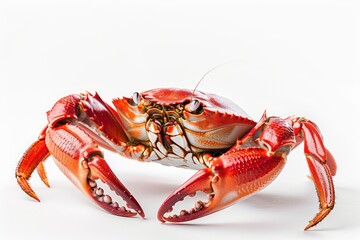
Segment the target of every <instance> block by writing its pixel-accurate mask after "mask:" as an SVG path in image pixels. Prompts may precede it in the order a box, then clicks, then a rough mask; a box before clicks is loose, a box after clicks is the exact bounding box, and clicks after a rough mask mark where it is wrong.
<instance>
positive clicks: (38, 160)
mask: <svg viewBox="0 0 360 240" xmlns="http://www.w3.org/2000/svg"><path fill="white" fill-rule="evenodd" d="M49 154H50V153H49V150H48V149H47V147H46V144H45V139H44V138H41V139H39V140H37V141H36V142H34V143H33V144H32V145H31V146H30V147H29V149H28V150H27V151H26V152H25V154H24V156H23V157H22V158H21V160H20V162H19V164H18V166H17V168H16V172H15V175H16V180H17V182H18V184H19V185H20V187H21V188H22V190H23V191H24V192H25V193H26V194H28V195H29V196H30V197H32V198H34V199H35V200H37V201H39V202H40V199H39V198H38V197H37V196H36V194H35V192H34V191H33V190H32V188H31V187H30V184H29V182H28V180H29V179H30V177H31V174H32V173H33V171H34V170H35V168H37V170H38V173H39V176H40V178H41V179H42V181H43V182H44V183H45V184H46V185H47V186H48V187H49V183H48V180H47V177H46V174H45V170H44V167H43V164H42V161H45V159H46V158H47V157H49Z"/></svg>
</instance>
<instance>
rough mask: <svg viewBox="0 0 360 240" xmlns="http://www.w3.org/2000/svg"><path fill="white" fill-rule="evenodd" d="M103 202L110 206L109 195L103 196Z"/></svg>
mask: <svg viewBox="0 0 360 240" xmlns="http://www.w3.org/2000/svg"><path fill="white" fill-rule="evenodd" d="M104 202H105V203H109V204H110V203H111V202H112V199H111V197H110V196H109V195H105V196H104Z"/></svg>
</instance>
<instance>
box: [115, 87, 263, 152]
mask: <svg viewBox="0 0 360 240" xmlns="http://www.w3.org/2000/svg"><path fill="white" fill-rule="evenodd" d="M140 95H141V101H140V102H139V103H138V104H135V103H134V100H133V99H132V98H125V97H124V98H121V99H115V100H113V103H114V105H115V106H116V108H117V111H118V113H119V115H120V118H121V122H122V123H123V125H124V126H123V127H124V129H125V132H127V135H128V138H129V139H132V140H135V141H140V142H148V141H149V139H148V135H147V133H146V131H147V130H146V123H147V121H148V120H149V118H151V116H150V114H149V112H150V111H151V108H153V107H154V106H157V108H161V109H163V111H162V112H163V114H165V115H166V117H164V119H165V120H164V121H165V123H163V124H164V125H166V121H171V120H168V119H169V116H176V117H175V119H176V120H175V121H177V122H178V123H179V124H180V125H181V126H182V129H183V131H184V133H185V136H186V138H187V141H188V143H189V145H190V146H191V147H192V149H193V151H204V150H218V149H220V150H221V149H229V148H230V147H232V146H233V145H234V143H235V142H236V139H238V138H240V137H242V136H244V135H245V134H246V133H247V132H248V131H249V130H250V129H251V128H253V127H254V126H255V124H256V123H255V122H254V121H252V120H251V119H250V118H249V116H248V115H247V114H246V113H245V112H244V110H242V109H241V108H240V107H239V106H237V105H236V104H235V103H233V102H232V101H230V100H228V99H226V98H224V97H221V96H218V95H215V94H208V93H207V94H205V93H203V92H200V91H195V92H193V91H191V90H186V89H177V88H157V89H153V90H149V91H145V92H142V93H141V94H140ZM195 99H196V100H198V101H199V102H200V109H201V110H200V111H193V112H191V111H189V105H190V104H191V102H192V101H193V100H195ZM150 106H151V107H150ZM171 119H173V120H174V118H171ZM173 120H172V121H173Z"/></svg>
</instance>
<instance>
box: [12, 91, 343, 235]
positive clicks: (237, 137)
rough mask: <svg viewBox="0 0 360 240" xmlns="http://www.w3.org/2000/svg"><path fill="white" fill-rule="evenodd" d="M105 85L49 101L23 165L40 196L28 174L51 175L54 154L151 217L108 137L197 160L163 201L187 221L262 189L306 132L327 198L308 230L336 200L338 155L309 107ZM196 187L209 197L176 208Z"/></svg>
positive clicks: (94, 188)
mask: <svg viewBox="0 0 360 240" xmlns="http://www.w3.org/2000/svg"><path fill="white" fill-rule="evenodd" d="M113 104H114V106H115V109H116V110H115V109H113V108H112V107H111V106H109V105H108V104H107V103H105V102H104V101H103V100H102V99H101V98H100V96H99V95H98V94H94V95H92V94H90V93H84V94H75V95H70V96H67V97H64V98H62V99H60V100H59V101H57V102H56V103H55V105H54V106H53V108H52V109H51V110H50V111H48V113H47V117H48V121H49V124H48V125H47V126H46V127H45V129H44V130H43V131H42V132H41V134H40V137H39V139H38V140H37V141H35V142H34V143H33V144H32V145H31V146H30V147H29V149H28V150H27V151H26V152H25V154H24V155H23V157H22V158H21V160H20V162H19V164H18V166H17V168H16V179H17V181H18V183H19V185H20V187H21V188H22V189H23V190H24V191H25V192H26V193H27V194H28V195H29V196H31V197H32V198H34V199H36V200H38V201H39V199H38V197H37V196H36V194H35V192H34V191H33V190H32V189H31V187H30V185H29V183H28V180H29V178H30V176H31V174H32V172H33V171H34V170H35V169H37V171H38V173H39V175H40V177H41V179H42V180H43V182H44V183H45V184H46V185H49V184H48V181H47V177H46V174H45V171H44V167H43V162H44V161H45V160H46V159H47V158H48V157H49V156H50V155H52V156H53V157H54V159H55V162H56V164H57V165H58V166H59V168H60V170H62V171H63V173H64V174H65V175H66V176H67V177H68V178H69V179H70V180H71V181H72V182H73V183H74V184H75V185H76V186H77V187H78V188H79V189H80V190H81V191H82V192H83V193H85V194H86V195H87V196H88V197H89V198H91V199H92V200H93V201H94V202H95V203H96V204H97V205H99V206H100V207H102V208H103V209H105V210H106V211H108V212H110V213H113V214H116V215H120V216H134V215H137V214H139V215H140V216H142V217H144V212H143V210H142V209H141V207H140V205H139V203H138V202H137V200H136V199H135V198H134V197H133V195H132V194H131V193H130V192H129V191H128V190H127V189H126V187H125V186H124V185H123V184H122V183H121V182H120V180H119V179H118V178H117V177H116V176H115V174H114V173H113V172H112V170H111V169H110V168H109V166H108V165H107V163H106V161H105V160H104V155H103V152H102V150H101V149H100V147H103V148H105V149H108V150H111V151H114V152H117V153H120V154H121V155H122V156H125V157H128V158H132V159H137V160H140V161H144V162H158V163H161V164H164V165H169V166H176V167H183V168H190V169H196V170H198V171H197V172H196V173H195V174H194V175H193V176H192V177H191V178H190V179H189V180H187V181H186V182H185V183H184V184H183V185H181V186H180V187H179V188H178V189H177V190H175V191H174V192H173V193H172V194H171V195H170V196H169V197H168V198H167V199H166V200H165V201H164V203H163V204H162V205H161V207H160V209H159V211H158V219H159V220H160V221H161V222H184V221H189V220H193V219H196V218H200V217H203V216H206V215H208V214H211V213H214V212H216V211H219V210H221V209H223V208H226V207H228V206H230V205H232V204H234V203H236V202H237V201H238V200H239V199H241V198H244V197H246V196H248V195H250V194H253V193H255V192H257V191H259V190H261V189H263V188H264V187H265V186H267V185H268V184H269V183H271V182H272V181H273V180H274V179H275V178H276V177H277V175H278V174H279V173H280V171H281V170H282V168H283V167H284V165H285V162H286V158H287V155H288V154H289V153H290V151H291V150H292V149H294V148H295V147H296V146H298V145H299V144H300V143H302V142H304V154H305V157H306V160H307V163H308V165H309V169H310V172H311V176H312V180H313V182H314V184H315V187H316V191H317V194H318V197H319V201H320V209H319V212H318V213H317V214H316V216H315V217H314V218H313V219H312V220H311V221H310V222H309V224H308V225H307V226H306V227H305V230H307V229H309V228H311V227H313V226H315V225H316V224H317V223H319V222H320V221H321V220H323V219H324V218H325V217H326V216H327V215H328V214H329V213H330V211H331V210H332V209H333V207H334V199H335V193H334V185H333V181H332V176H334V175H335V172H336V164H335V160H334V158H333V156H332V155H331V154H330V152H329V151H328V150H327V149H326V148H325V146H324V144H323V140H322V136H321V134H320V131H319V128H318V127H317V126H316V124H315V123H314V122H312V121H310V120H308V119H305V118H302V117H288V118H285V119H282V118H279V117H268V116H266V114H265V113H264V114H263V116H262V118H261V119H260V121H259V122H255V121H253V120H251V119H250V118H249V117H248V116H247V114H246V113H245V112H244V111H243V110H242V109H241V108H239V107H238V106H237V105H236V104H234V103H233V102H231V101H229V100H227V99H226V98H223V97H220V96H217V95H215V94H209V93H203V92H200V91H194V92H193V91H190V90H185V89H172V88H170V89H169V88H162V89H153V90H149V91H146V92H143V93H137V92H136V93H134V95H133V96H132V98H126V97H124V98H117V99H114V100H113ZM98 179H100V180H101V181H103V182H104V183H105V184H107V185H108V186H109V187H110V189H111V190H113V191H114V192H115V193H116V194H117V195H119V196H121V198H122V199H123V200H124V201H125V202H126V206H120V205H119V203H118V202H116V201H115V200H113V199H112V198H111V197H110V196H109V195H108V194H106V193H105V192H104V190H103V189H102V188H100V187H98V185H97V183H96V180H98ZM197 191H202V192H205V193H207V194H208V196H209V200H208V201H207V202H204V201H197V202H195V205H194V207H193V208H191V209H188V210H182V211H181V212H180V213H176V214H170V213H171V212H172V211H173V206H174V205H175V204H176V203H177V202H179V201H182V200H183V199H184V198H185V197H186V196H194V195H195V194H196V192H197Z"/></svg>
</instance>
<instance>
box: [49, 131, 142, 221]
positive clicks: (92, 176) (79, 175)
mask: <svg viewBox="0 0 360 240" xmlns="http://www.w3.org/2000/svg"><path fill="white" fill-rule="evenodd" d="M46 145H47V147H48V149H49V151H50V153H51V155H53V156H54V158H55V163H56V164H57V165H58V167H59V168H60V170H62V172H63V173H64V174H65V175H66V176H67V177H68V178H69V179H70V180H71V181H72V182H73V183H74V184H75V185H76V186H77V187H78V188H79V189H80V190H81V191H82V192H83V193H84V194H85V195H87V196H88V197H89V198H91V199H92V200H93V201H94V202H95V203H96V204H97V205H99V206H100V207H101V208H103V209H105V210H106V211H109V212H111V213H112V214H115V215H120V216H134V215H136V214H139V215H140V216H142V217H144V212H143V210H142V209H141V207H140V205H139V203H138V202H137V201H136V199H135V198H134V197H133V196H132V195H131V193H130V192H129V191H128V190H127V189H126V187H125V186H124V185H123V184H122V183H121V182H120V180H119V179H118V178H117V177H116V176H115V174H114V173H113V172H112V170H111V169H110V167H109V166H108V165H107V163H106V162H105V160H104V159H103V158H102V155H103V154H102V152H101V150H100V149H99V148H98V146H97V144H96V143H95V142H94V141H93V139H92V138H90V136H89V135H88V134H87V133H86V132H85V131H84V130H83V129H81V128H79V127H78V126H74V125H71V124H65V125H61V126H59V127H56V128H49V129H48V131H47V136H46ZM98 179H100V180H101V181H102V182H104V183H105V184H107V185H108V186H109V187H110V189H111V190H113V191H114V192H115V193H116V194H117V195H119V196H120V197H121V198H122V199H123V200H124V201H125V202H126V205H127V206H128V208H130V209H132V210H130V209H127V208H126V207H123V206H119V204H118V203H117V202H116V201H113V200H112V199H111V197H110V196H109V195H107V194H105V193H104V190H103V189H102V188H98V187H97V184H96V182H95V180H98ZM133 210H135V211H133Z"/></svg>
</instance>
